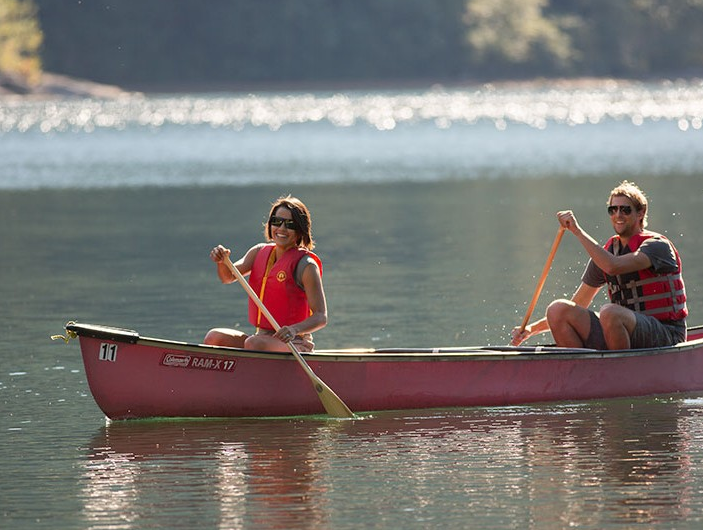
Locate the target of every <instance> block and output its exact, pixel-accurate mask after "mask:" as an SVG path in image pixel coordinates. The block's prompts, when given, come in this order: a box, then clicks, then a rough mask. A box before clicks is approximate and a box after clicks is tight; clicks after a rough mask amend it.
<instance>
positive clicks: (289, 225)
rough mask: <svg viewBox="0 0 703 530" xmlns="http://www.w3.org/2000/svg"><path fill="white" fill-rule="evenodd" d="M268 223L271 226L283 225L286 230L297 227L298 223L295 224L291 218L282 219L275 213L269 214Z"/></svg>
mask: <svg viewBox="0 0 703 530" xmlns="http://www.w3.org/2000/svg"><path fill="white" fill-rule="evenodd" d="M269 223H270V224H271V225H272V226H281V225H284V226H285V227H286V228H287V229H288V230H297V229H298V225H296V224H295V221H293V219H284V218H283V217H278V216H276V215H272V216H271V218H270V219H269Z"/></svg>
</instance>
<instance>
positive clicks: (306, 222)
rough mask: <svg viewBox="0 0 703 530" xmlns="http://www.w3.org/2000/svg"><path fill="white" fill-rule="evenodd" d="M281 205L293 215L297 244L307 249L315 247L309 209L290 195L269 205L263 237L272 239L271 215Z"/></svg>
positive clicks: (268, 239)
mask: <svg viewBox="0 0 703 530" xmlns="http://www.w3.org/2000/svg"><path fill="white" fill-rule="evenodd" d="M281 207H283V208H285V209H286V210H288V211H289V212H290V213H291V215H292V216H293V222H294V223H295V226H296V229H295V231H296V232H297V236H298V240H297V241H296V243H297V244H298V246H303V247H305V248H307V249H308V250H312V249H313V248H315V241H314V240H313V238H312V218H311V216H310V211H309V210H308V207H307V206H305V205H304V204H303V201H301V200H300V199H297V198H295V197H291V196H290V195H287V196H285V197H280V198H279V199H278V200H277V201H276V202H274V203H273V205H272V206H271V211H270V212H269V216H268V219H267V220H266V225H265V228H264V237H266V240H267V241H271V240H273V236H272V235H271V217H272V216H273V215H274V214H275V213H276V210H278V209H279V208H281Z"/></svg>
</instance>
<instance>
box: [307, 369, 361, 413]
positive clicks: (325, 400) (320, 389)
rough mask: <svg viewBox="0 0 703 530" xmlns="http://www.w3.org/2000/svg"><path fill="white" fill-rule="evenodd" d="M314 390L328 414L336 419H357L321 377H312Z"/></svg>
mask: <svg viewBox="0 0 703 530" xmlns="http://www.w3.org/2000/svg"><path fill="white" fill-rule="evenodd" d="M310 379H311V380H312V384H313V388H314V389H315V391H316V392H317V395H318V397H319V398H320V401H321V402H322V406H323V407H325V411H327V414H329V415H330V416H332V417H334V418H355V417H356V416H354V413H353V412H352V411H351V410H350V409H349V407H347V405H346V403H344V401H342V400H341V399H340V398H339V396H338V395H337V394H335V393H334V391H333V390H332V389H331V388H330V387H328V386H327V385H326V384H325V383H324V381H322V379H320V378H319V377H314V378H313V377H311V378H310Z"/></svg>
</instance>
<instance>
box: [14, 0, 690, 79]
mask: <svg viewBox="0 0 703 530" xmlns="http://www.w3.org/2000/svg"><path fill="white" fill-rule="evenodd" d="M702 27H703V0H616V1H613V0H436V1H432V2H428V1H426V0H266V1H263V2H255V1H251V0H208V1H207V2H202V1H199V0H63V1H56V0H0V71H4V72H16V73H19V74H20V75H23V76H26V77H27V78H33V77H35V76H36V72H37V71H38V69H40V67H41V65H42V64H43V66H44V68H45V69H46V70H47V71H51V72H57V73H62V74H66V75H71V76H76V77H81V78H87V79H91V80H95V81H100V82H104V83H112V84H118V85H122V86H126V87H133V88H141V89H148V88H154V89H158V88H164V89H169V88H170V89H173V88H179V89H208V88H213V87H218V86H219V87H223V88H229V87H236V86H243V85H247V84H258V85H262V86H266V85H272V86H275V85H281V84H289V85H294V84H296V83H297V84H317V85H318V86H319V85H325V84H327V85H330V84H339V85H344V84H350V83H365V84H368V83H378V84H398V83H405V82H412V83H418V82H419V83H442V82H462V81H485V80H493V79H522V78H532V77H571V76H613V77H667V76H677V75H680V76H691V75H700V74H701V73H703V31H701V29H700V28H702ZM42 36H43V45H41V43H42Z"/></svg>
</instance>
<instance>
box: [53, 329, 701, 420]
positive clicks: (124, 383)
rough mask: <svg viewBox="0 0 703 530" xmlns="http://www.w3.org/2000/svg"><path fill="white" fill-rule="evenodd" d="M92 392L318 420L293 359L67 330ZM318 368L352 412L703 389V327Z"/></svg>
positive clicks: (154, 407) (368, 354)
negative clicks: (648, 343) (638, 337)
mask: <svg viewBox="0 0 703 530" xmlns="http://www.w3.org/2000/svg"><path fill="white" fill-rule="evenodd" d="M66 330H67V331H68V332H69V333H71V334H74V333H75V334H76V335H78V336H79V338H80V344H81V351H82V354H83V362H84V364H85V370H86V376H87V379H88V384H89V386H90V390H91V392H92V393H93V396H94V398H95V401H96V402H97V404H98V406H99V407H100V408H101V409H102V411H103V412H104V413H105V414H106V415H107V416H108V417H109V418H112V419H127V418H147V417H158V416H171V417H174V416H175V417H202V416H209V417H246V416H294V415H306V414H322V413H324V408H323V407H322V405H321V403H320V400H319V399H318V396H317V394H316V393H315V390H314V389H313V388H312V386H311V384H310V380H309V379H308V377H307V375H306V374H305V373H304V372H303V370H302V369H301V368H300V366H299V365H298V363H297V362H296V361H295V359H294V358H293V356H292V355H290V354H288V353H266V352H256V351H248V350H238V349H233V348H220V347H214V346H203V345H197V344H187V343H184V342H175V341H168V340H162V339H154V338H146V337H140V336H139V334H138V333H137V332H136V331H131V330H124V329H118V328H112V327H105V326H96V325H91V324H77V323H69V324H67V325H66ZM304 357H305V359H306V361H307V362H308V364H309V365H310V367H311V368H312V369H313V371H314V372H315V373H316V374H317V375H318V376H319V377H320V378H321V379H322V380H323V381H324V382H325V383H327V384H328V385H329V386H330V387H331V388H332V389H333V390H334V391H335V392H336V393H337V395H338V396H339V397H340V398H341V399H342V400H343V401H344V402H345V403H346V404H347V405H348V406H349V408H351V409H352V410H353V411H354V412H361V411H373V410H398V409H423V408H447V407H468V406H497V405H513V404H519V403H535V402H542V401H565V400H585V399H597V398H612V397H624V396H643V395H650V394H668V393H674V392H687V391H692V390H703V326H700V327H697V328H692V329H689V341H688V342H685V343H682V344H679V345H676V346H672V347H668V348H653V349H646V350H627V351H608V352H602V351H595V350H585V349H566V348H553V347H539V346H538V347H518V348H515V347H504V346H498V347H493V346H483V347H472V348H435V349H432V348H398V349H395V348H394V349H378V350H374V349H353V350H352V349H342V350H319V351H316V352H314V353H307V354H304Z"/></svg>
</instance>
